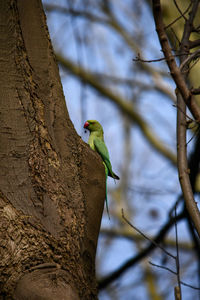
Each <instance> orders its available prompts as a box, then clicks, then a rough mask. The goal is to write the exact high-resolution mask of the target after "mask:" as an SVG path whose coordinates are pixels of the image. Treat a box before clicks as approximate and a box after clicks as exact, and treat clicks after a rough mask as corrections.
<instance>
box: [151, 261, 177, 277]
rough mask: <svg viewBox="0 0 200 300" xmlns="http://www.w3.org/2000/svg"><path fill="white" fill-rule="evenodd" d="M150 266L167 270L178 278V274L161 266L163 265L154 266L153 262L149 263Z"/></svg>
mask: <svg viewBox="0 0 200 300" xmlns="http://www.w3.org/2000/svg"><path fill="white" fill-rule="evenodd" d="M149 263H150V265H152V266H154V267H157V268H160V269H163V270H166V271H169V272H170V273H172V274H174V275H176V276H177V272H175V271H173V270H171V269H170V268H167V267H165V266H161V265H157V264H154V263H152V262H151V261H149Z"/></svg>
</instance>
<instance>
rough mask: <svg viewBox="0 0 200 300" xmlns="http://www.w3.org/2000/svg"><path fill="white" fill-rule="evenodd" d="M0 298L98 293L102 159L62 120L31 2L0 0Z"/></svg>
mask: <svg viewBox="0 0 200 300" xmlns="http://www.w3.org/2000/svg"><path fill="white" fill-rule="evenodd" d="M0 73H1V80H0V299H19V300H23V299H29V300H31V299H37V300H39V299H54V300H55V299H70V300H71V299H97V290H96V280H95V268H94V261H95V253H96V245H97V238H98V233H99V227H100V222H101V216H102V210H103V205H104V196H105V177H104V176H105V175H104V168H103V164H102V162H101V159H100V158H99V157H98V155H97V154H96V153H95V152H94V151H92V150H91V149H90V148H89V147H88V146H87V145H86V144H85V143H84V142H83V141H82V140H81V138H80V137H79V136H78V135H77V133H76V132H75V129H74V127H73V125H72V123H71V121H70V119H69V116H68V112H67V109H66V105H65V100H64V96H63V91H62V87H61V83H60V77H59V73H58V68H57V64H56V61H55V57H54V53H53V50H52V46H51V42H50V39H49V35H48V30H47V27H46V20H45V16H44V12H43V9H42V4H41V1H40V0H29V1H27V0H1V1H0Z"/></svg>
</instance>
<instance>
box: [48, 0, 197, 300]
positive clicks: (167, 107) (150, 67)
mask: <svg viewBox="0 0 200 300" xmlns="http://www.w3.org/2000/svg"><path fill="white" fill-rule="evenodd" d="M150 2H151V1H148V0H140V1H138V0H96V1H92V0H73V1H72V0H55V1H53V0H44V1H43V6H44V9H45V12H46V16H47V23H48V28H49V32H50V37H51V40H52V43H53V47H54V51H55V54H56V57H57V60H58V63H59V68H60V75H61V80H62V84H63V90H64V94H65V98H66V103H67V108H68V111H69V115H70V118H71V120H72V122H73V124H74V126H75V128H76V131H77V133H78V134H79V135H80V136H81V137H82V139H83V140H84V141H86V142H87V139H88V132H87V133H86V132H84V130H83V124H84V122H85V121H86V120H87V119H96V120H98V121H99V122H100V123H101V124H102V126H103V128H104V136H105V142H106V144H107V147H108V149H109V153H110V158H111V163H112V166H113V170H114V172H115V173H116V174H118V175H119V176H120V178H121V180H120V181H117V182H116V184H115V182H114V181H113V179H112V178H109V179H108V205H109V211H110V215H111V220H109V219H108V215H107V212H106V209H105V210H104V215H103V219H102V226H101V234H100V237H99V242H98V253H97V259H96V273H97V278H98V280H99V287H100V293H99V299H100V300H109V299H115V300H117V299H126V300H131V299H134V300H137V299H144V300H148V299H152V300H154V299H155V300H160V299H166V300H168V299H174V287H175V286H176V285H177V276H176V274H175V273H173V272H176V271H177V269H176V259H175V258H174V257H172V256H176V255H177V251H176V250H177V249H176V248H177V242H178V245H179V259H180V272H179V275H180V278H181V281H182V282H183V283H185V284H189V285H192V287H188V286H187V285H182V294H183V299H184V300H185V299H200V297H199V295H200V293H199V290H198V287H199V257H198V255H197V251H196V250H197V249H196V248H195V247H196V246H194V236H192V233H191V229H189V225H188V223H187V221H186V219H185V218H184V217H183V216H182V214H181V211H182V207H183V205H182V203H181V201H180V203H179V204H178V206H177V215H178V220H177V222H175V221H174V215H175V211H174V207H175V203H176V201H177V200H178V199H179V198H180V197H181V190H180V186H179V181H178V174H177V168H176V110H177V108H176V97H175V93H174V89H175V85H174V82H173V80H172V79H171V77H170V74H169V71H168V68H167V66H166V63H165V61H164V60H162V58H163V53H162V51H161V47H160V44H159V41H158V38H157V34H156V31H155V25H154V20H153V16H152V8H151V4H150ZM189 2H190V1H173V0H170V1H169V0H167V1H162V4H163V12H164V16H165V23H166V24H171V23H172V22H173V21H174V20H176V18H178V16H180V11H179V9H181V11H182V13H183V14H185V15H187V12H188V10H187V9H188V5H189ZM177 3H178V5H179V6H178V8H179V9H177V6H176V4H177ZM183 21H184V20H183V18H179V19H177V20H176V22H174V24H171V26H169V29H170V31H168V33H171V44H172V45H173V47H176V44H177V43H178V38H179V35H180V34H181V32H182V30H183V27H182V25H183ZM173 32H175V33H174V34H173ZM158 59H161V60H159V61H152V60H158ZM194 77H195V76H194ZM196 77H197V75H196ZM193 135H194V134H193V133H191V132H188V152H189V153H191V152H192V150H193V147H194V146H193V145H194V141H195V137H194V138H193V139H191V138H192V137H193ZM190 140H191V141H190ZM197 197H198V195H197ZM197 200H198V198H197ZM122 209H123V213H124V217H123V216H122ZM126 219H127V220H128V221H129V222H130V223H131V224H132V225H133V226H134V227H136V228H133V227H131V226H130V224H128V222H127V220H126ZM175 225H177V230H178V238H177V237H176V235H175ZM136 229H137V230H136ZM138 230H139V231H141V232H142V233H143V234H144V235H146V236H148V238H149V239H154V238H155V237H156V236H157V237H158V242H160V241H161V242H162V243H161V245H162V247H163V249H164V250H166V251H168V252H169V253H166V251H164V250H162V249H159V248H157V249H153V247H151V246H150V245H151V243H150V240H148V239H146V238H145V237H144V236H143V235H142V234H141V232H139V231H138ZM145 251H146V252H145ZM171 255H172V256H171ZM155 265H156V266H155ZM195 287H196V288H197V289H195Z"/></svg>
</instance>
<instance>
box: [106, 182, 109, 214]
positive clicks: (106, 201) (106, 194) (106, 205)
mask: <svg viewBox="0 0 200 300" xmlns="http://www.w3.org/2000/svg"><path fill="white" fill-rule="evenodd" d="M106 210H107V213H108V218H109V220H110V214H109V210H108V198H107V176H106Z"/></svg>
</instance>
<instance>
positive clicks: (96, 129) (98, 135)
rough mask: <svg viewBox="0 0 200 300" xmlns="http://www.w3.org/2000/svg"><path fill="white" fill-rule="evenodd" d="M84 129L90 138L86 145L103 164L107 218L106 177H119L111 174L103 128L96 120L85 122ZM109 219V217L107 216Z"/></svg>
mask: <svg viewBox="0 0 200 300" xmlns="http://www.w3.org/2000/svg"><path fill="white" fill-rule="evenodd" d="M84 128H86V129H88V130H89V131H90V136H89V139H88V144H89V146H90V148H92V149H93V150H94V151H96V152H98V153H99V154H100V156H101V158H102V160H103V164H104V167H105V173H106V208H107V212H108V216H109V211H108V201H107V177H108V176H110V177H112V178H114V179H117V180H118V179H119V177H118V176H117V175H116V174H115V173H114V172H113V170H112V165H111V162H110V157H109V153H108V149H107V147H106V144H105V142H104V137H103V128H102V126H101V124H100V123H99V122H97V121H96V120H87V121H86V122H85V124H84ZM109 218H110V216H109Z"/></svg>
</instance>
